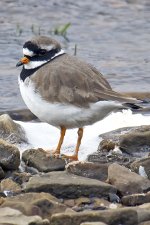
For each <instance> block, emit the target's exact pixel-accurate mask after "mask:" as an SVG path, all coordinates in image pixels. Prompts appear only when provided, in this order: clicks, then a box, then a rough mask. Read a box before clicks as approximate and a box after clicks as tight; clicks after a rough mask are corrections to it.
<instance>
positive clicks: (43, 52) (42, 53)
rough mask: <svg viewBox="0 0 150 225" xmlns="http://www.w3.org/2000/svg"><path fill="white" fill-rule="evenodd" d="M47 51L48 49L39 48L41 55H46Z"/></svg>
mask: <svg viewBox="0 0 150 225" xmlns="http://www.w3.org/2000/svg"><path fill="white" fill-rule="evenodd" d="M46 52H47V50H46V49H40V50H39V54H40V55H44V54H45V53H46Z"/></svg>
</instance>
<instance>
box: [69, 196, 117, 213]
mask: <svg viewBox="0 0 150 225" xmlns="http://www.w3.org/2000/svg"><path fill="white" fill-rule="evenodd" d="M120 207H121V204H115V203H111V202H109V201H107V200H105V199H103V198H96V197H93V198H85V197H80V198H78V199H75V202H74V207H73V208H72V209H73V210H75V211H77V212H79V211H84V210H104V209H116V208H120Z"/></svg>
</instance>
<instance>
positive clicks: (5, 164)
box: [0, 139, 20, 170]
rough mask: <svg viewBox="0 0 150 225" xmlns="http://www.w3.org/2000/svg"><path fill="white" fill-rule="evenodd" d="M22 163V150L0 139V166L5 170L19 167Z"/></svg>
mask: <svg viewBox="0 0 150 225" xmlns="http://www.w3.org/2000/svg"><path fill="white" fill-rule="evenodd" d="M19 165H20V151H19V149H18V148H17V147H15V146H14V145H12V144H9V143H8V142H6V141H4V140H3V139H0V166H1V167H2V168H3V169H4V170H5V169H6V170H15V169H18V167H19Z"/></svg>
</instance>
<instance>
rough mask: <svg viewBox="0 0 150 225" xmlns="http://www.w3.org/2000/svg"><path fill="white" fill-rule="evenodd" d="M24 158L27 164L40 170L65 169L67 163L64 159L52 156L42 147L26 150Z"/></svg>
mask: <svg viewBox="0 0 150 225" xmlns="http://www.w3.org/2000/svg"><path fill="white" fill-rule="evenodd" d="M22 160H23V161H24V162H25V164H26V165H27V166H30V167H34V168H36V169H37V170H38V171H40V172H50V171H54V170H64V169H65V164H66V163H65V160H64V159H62V158H55V157H53V156H50V155H48V153H47V152H46V151H45V150H43V149H42V148H38V149H28V150H26V151H24V152H23V154H22Z"/></svg>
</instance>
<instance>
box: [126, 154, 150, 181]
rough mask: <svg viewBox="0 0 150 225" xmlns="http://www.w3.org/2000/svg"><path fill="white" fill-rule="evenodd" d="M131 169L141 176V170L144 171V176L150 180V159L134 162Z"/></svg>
mask: <svg viewBox="0 0 150 225" xmlns="http://www.w3.org/2000/svg"><path fill="white" fill-rule="evenodd" d="M130 168H131V169H132V170H133V171H135V172H136V173H139V174H140V173H142V172H141V170H143V173H144V174H143V176H144V175H145V176H147V177H148V178H149V179H150V157H146V158H143V159H139V160H136V161H134V162H133V163H131V165H130ZM140 175H142V174H140Z"/></svg>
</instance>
